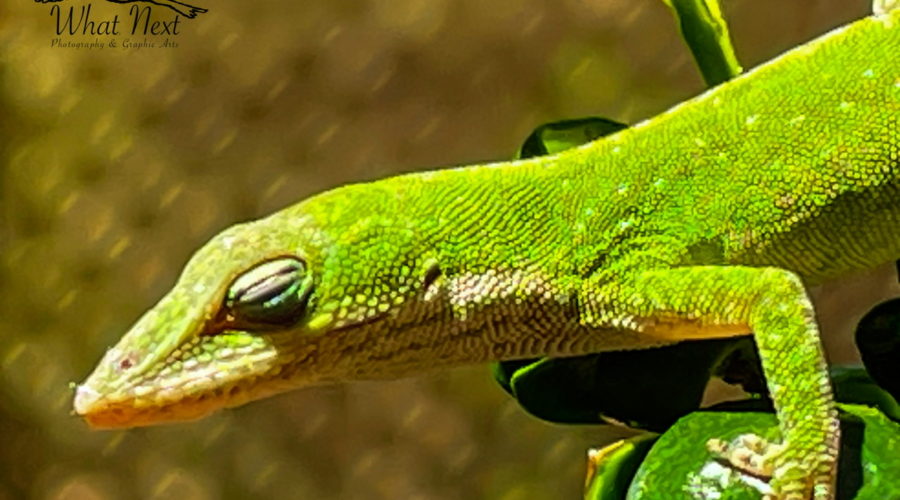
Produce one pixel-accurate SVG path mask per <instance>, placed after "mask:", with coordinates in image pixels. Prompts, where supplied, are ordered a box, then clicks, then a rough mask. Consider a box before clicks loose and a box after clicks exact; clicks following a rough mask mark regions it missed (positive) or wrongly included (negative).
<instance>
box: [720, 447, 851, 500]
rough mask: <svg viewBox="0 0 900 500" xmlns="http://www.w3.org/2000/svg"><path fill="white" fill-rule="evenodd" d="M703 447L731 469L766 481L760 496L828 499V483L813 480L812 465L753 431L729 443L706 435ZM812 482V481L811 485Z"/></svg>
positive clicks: (779, 499)
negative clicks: (707, 438)
mask: <svg viewBox="0 0 900 500" xmlns="http://www.w3.org/2000/svg"><path fill="white" fill-rule="evenodd" d="M706 448H707V449H708V450H709V451H710V452H711V453H713V454H714V455H715V456H717V457H718V458H720V459H721V460H723V461H725V462H726V463H727V464H728V465H730V466H731V467H732V468H733V469H735V470H737V471H739V472H741V473H743V474H747V475H750V476H754V477H757V478H759V479H762V480H765V481H768V483H769V486H771V490H770V491H766V492H764V494H763V496H762V498H763V499H764V500H809V499H814V500H830V499H832V498H834V496H833V490H832V488H831V486H830V484H829V483H828V482H827V481H826V482H821V481H817V480H816V477H817V474H816V473H815V472H814V471H815V468H814V467H810V466H809V464H808V463H807V461H805V460H802V459H798V457H794V456H792V454H790V450H789V448H788V447H787V446H785V445H784V444H779V443H774V442H770V441H768V440H767V439H765V438H763V437H760V436H757V435H755V434H742V435H740V436H738V437H736V438H735V439H734V440H732V441H731V442H730V443H727V442H725V441H722V440H720V439H710V440H709V441H707V443H706ZM814 484H815V485H814Z"/></svg>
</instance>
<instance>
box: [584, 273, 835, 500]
mask: <svg viewBox="0 0 900 500" xmlns="http://www.w3.org/2000/svg"><path fill="white" fill-rule="evenodd" d="M622 275H623V274H619V276H622ZM624 275H628V274H624ZM630 275H632V276H633V278H630V279H626V280H617V282H616V283H614V284H610V283H608V282H607V283H606V284H605V285H602V286H597V287H596V288H594V287H592V280H591V279H588V280H587V281H586V282H585V285H584V286H585V287H584V289H583V290H582V297H583V303H584V304H585V306H586V307H585V311H584V314H583V316H582V318H583V321H585V322H586V323H587V324H592V323H593V324H594V325H596V326H616V327H619V328H622V327H626V328H633V329H635V330H637V331H638V332H639V333H640V334H641V335H646V336H649V337H652V338H658V339H660V340H666V341H682V340H692V339H704V338H712V337H724V336H731V335H740V334H746V333H749V332H751V331H752V332H753V334H754V338H755V341H756V343H757V346H758V348H759V353H760V358H761V359H762V367H763V372H764V374H765V377H766V381H767V384H768V388H769V392H770V393H771V396H772V400H773V402H774V404H775V410H776V414H777V417H778V422H779V428H780V430H781V435H782V443H781V444H777V445H769V444H768V443H765V441H763V440H761V438H760V439H754V438H752V437H745V438H744V439H741V440H740V441H739V442H738V443H737V444H736V445H732V446H729V445H724V446H723V445H720V444H718V443H713V444H715V445H718V446H719V448H720V451H721V453H722V454H723V456H727V457H728V458H729V459H731V461H732V462H734V463H735V466H737V467H739V468H742V469H745V470H749V471H750V472H754V473H757V474H760V475H763V476H767V477H769V476H770V477H771V481H770V485H771V487H772V491H773V493H772V494H771V495H770V496H768V497H767V498H774V499H791V500H794V499H798V500H799V499H808V498H815V499H817V500H830V499H833V498H834V489H835V479H836V473H837V450H838V440H839V429H838V420H837V414H836V410H835V407H834V401H833V398H832V393H831V385H830V382H829V379H828V372H827V366H826V362H825V356H824V352H823V349H822V345H821V342H820V339H819V331H818V327H817V325H816V321H815V314H814V311H813V307H812V304H811V302H810V300H809V297H808V295H807V293H806V290H805V288H804V286H803V284H802V282H801V280H800V278H799V277H798V276H797V275H796V274H794V273H793V272H791V271H788V270H784V269H778V268H754V267H743V266H696V267H680V268H671V269H659V270H649V271H642V272H636V273H630ZM607 277H608V275H607ZM760 443H762V445H761V446H758V445H760ZM735 446H736V447H739V448H743V449H738V450H735V449H729V448H734V447H735Z"/></svg>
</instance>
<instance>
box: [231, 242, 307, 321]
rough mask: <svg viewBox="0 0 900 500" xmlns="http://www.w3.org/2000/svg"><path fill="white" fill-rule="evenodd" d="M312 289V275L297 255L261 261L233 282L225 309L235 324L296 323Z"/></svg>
mask: <svg viewBox="0 0 900 500" xmlns="http://www.w3.org/2000/svg"><path fill="white" fill-rule="evenodd" d="M310 292H312V280H311V274H310V273H308V272H307V269H306V264H305V263H304V262H303V260H301V259H299V258H296V257H282V258H278V259H274V260H270V261H266V262H263V263H261V264H258V265H256V266H254V267H252V268H250V269H249V270H247V271H246V272H244V273H243V274H241V275H240V276H238V277H237V278H235V280H234V281H233V282H232V284H231V286H230V287H229V288H228V293H227V294H226V296H225V304H224V312H226V313H227V315H228V317H229V318H231V319H232V321H233V322H234V323H239V324H249V325H261V326H283V325H290V324H293V323H296V322H297V320H299V319H300V317H301V316H302V315H303V313H304V311H305V309H306V303H307V301H308V299H309V294H310Z"/></svg>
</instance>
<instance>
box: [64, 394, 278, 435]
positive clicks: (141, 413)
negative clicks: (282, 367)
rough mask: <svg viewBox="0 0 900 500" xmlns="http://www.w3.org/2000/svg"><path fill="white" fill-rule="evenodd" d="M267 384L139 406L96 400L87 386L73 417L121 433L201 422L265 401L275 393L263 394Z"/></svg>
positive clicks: (125, 402)
mask: <svg viewBox="0 0 900 500" xmlns="http://www.w3.org/2000/svg"><path fill="white" fill-rule="evenodd" d="M267 385H268V384H261V385H259V386H258V388H257V389H250V388H249V387H247V386H245V385H243V384H235V385H231V386H229V387H227V388H226V387H221V388H216V389H214V390H212V391H209V392H204V393H201V394H198V395H194V396H191V397H185V398H182V399H179V400H176V401H172V402H170V403H163V404H159V405H147V406H142V405H141V404H140V402H139V401H138V400H126V401H121V402H113V401H108V400H105V399H103V398H100V397H99V394H98V393H96V392H95V391H94V390H93V389H91V388H90V386H88V385H86V384H83V385H80V386H78V388H77V389H76V393H75V404H74V406H75V413H76V414H77V415H79V416H80V417H82V418H83V419H84V421H85V422H87V424H88V425H90V426H91V427H92V428H94V429H122V428H129V427H145V426H150V425H159V424H167V423H176V422H185V421H190V420H197V419H199V418H203V417H205V416H207V415H209V414H211V413H214V412H216V411H217V410H220V409H222V408H229V407H234V406H240V405H242V404H245V403H248V402H250V401H253V400H256V399H260V398H264V397H267V396H269V395H271V394H273V393H275V392H280V391H278V390H276V389H274V388H269V390H266V386H267Z"/></svg>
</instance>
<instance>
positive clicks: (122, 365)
mask: <svg viewBox="0 0 900 500" xmlns="http://www.w3.org/2000/svg"><path fill="white" fill-rule="evenodd" d="M132 366H134V362H133V361H131V359H129V358H123V359H122V361H119V369H121V370H127V369H129V368H131V367H132Z"/></svg>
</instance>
